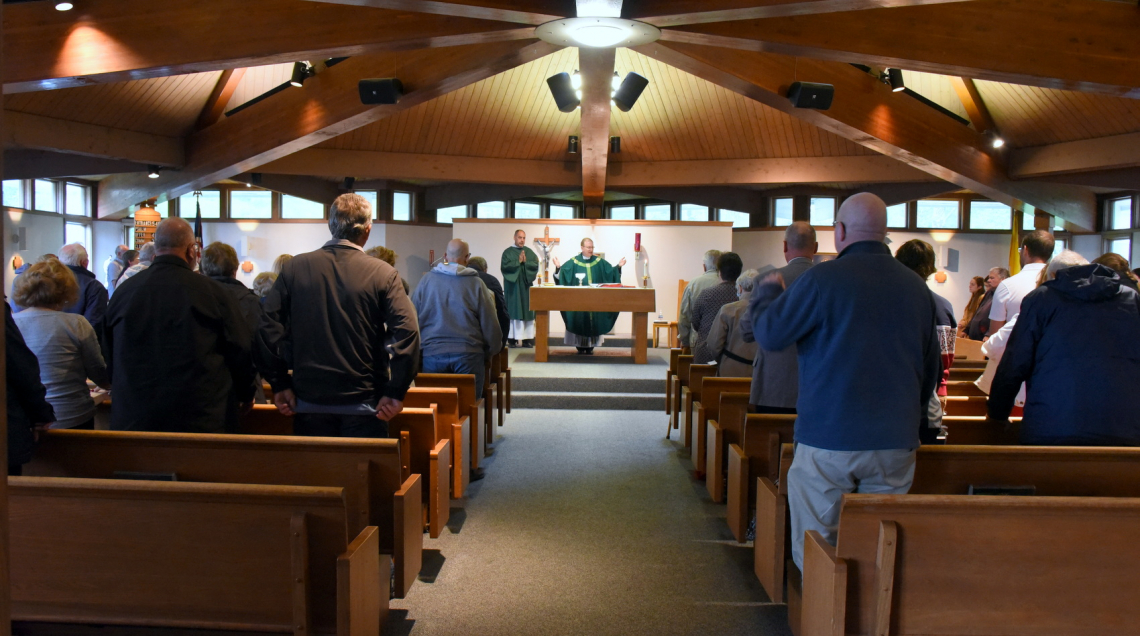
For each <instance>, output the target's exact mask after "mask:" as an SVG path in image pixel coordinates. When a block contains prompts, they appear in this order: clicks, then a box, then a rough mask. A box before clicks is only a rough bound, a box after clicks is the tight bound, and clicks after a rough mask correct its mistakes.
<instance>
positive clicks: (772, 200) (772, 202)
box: [768, 197, 796, 228]
mask: <svg viewBox="0 0 1140 636" xmlns="http://www.w3.org/2000/svg"><path fill="white" fill-rule="evenodd" d="M768 201H769V204H768V207H769V210H768V226H769V227H784V228H786V227H788V226H789V225H791V224H792V223H795V222H796V198H795V197H769V198H768ZM780 201H787V202H788V203H789V204H790V205H791V206H792V210H791V212H792V217H791V219H790V220H789V221H788V222H787V223H786V224H780V223H777V222H776V206H777V205H779V202H780Z"/></svg>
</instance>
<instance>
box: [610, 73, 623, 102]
mask: <svg viewBox="0 0 1140 636" xmlns="http://www.w3.org/2000/svg"><path fill="white" fill-rule="evenodd" d="M619 88H621V76H620V75H618V74H617V71H614V77H613V79H612V80H610V97H613V96H614V93H616V92H617V91H618V89H619Z"/></svg>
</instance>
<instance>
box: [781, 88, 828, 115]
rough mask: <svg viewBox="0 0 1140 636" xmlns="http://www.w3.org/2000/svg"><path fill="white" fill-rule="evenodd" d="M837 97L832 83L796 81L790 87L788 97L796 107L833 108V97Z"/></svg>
mask: <svg viewBox="0 0 1140 636" xmlns="http://www.w3.org/2000/svg"><path fill="white" fill-rule="evenodd" d="M833 97H835V87H834V86H832V85H831V84H816V83H815V82H796V83H794V84H792V85H791V86H789V87H788V99H789V100H791V102H792V106H795V107H796V108H814V109H816V110H827V109H828V108H831V98H833Z"/></svg>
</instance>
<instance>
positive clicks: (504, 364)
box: [499, 347, 511, 413]
mask: <svg viewBox="0 0 1140 636" xmlns="http://www.w3.org/2000/svg"><path fill="white" fill-rule="evenodd" d="M499 356H500V360H499V368H501V369H502V371H503V374H502V377H503V386H504V387H505V390H504V394H505V401H506V405H507V413H510V412H511V350H510V349H508V348H506V347H503V350H502V351H500V352H499Z"/></svg>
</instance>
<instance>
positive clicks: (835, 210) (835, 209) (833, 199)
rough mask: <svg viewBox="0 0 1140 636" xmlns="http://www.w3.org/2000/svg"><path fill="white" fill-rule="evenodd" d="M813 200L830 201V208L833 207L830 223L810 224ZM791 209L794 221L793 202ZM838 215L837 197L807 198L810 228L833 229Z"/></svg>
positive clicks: (810, 196) (813, 195)
mask: <svg viewBox="0 0 1140 636" xmlns="http://www.w3.org/2000/svg"><path fill="white" fill-rule="evenodd" d="M781 198H783V197H781ZM815 199H831V202H832V206H833V207H832V210H831V223H825V224H822V225H820V224H816V223H811V202H812V201H813V200H815ZM792 209H793V212H792V219H793V220H795V211H794V210H795V202H794V201H793V203H792ZM838 215H839V197H833V196H828V195H815V194H812V195H809V196H808V223H811V226H812V227H814V228H817V229H818V228H824V229H827V228H834V227H835V217H836V216H838ZM780 227H787V225H781V226H780Z"/></svg>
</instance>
